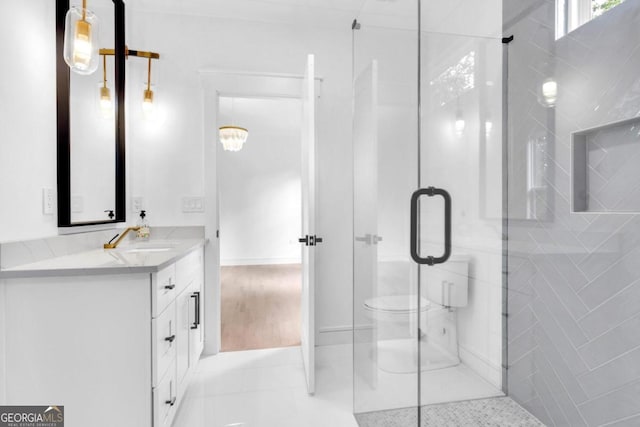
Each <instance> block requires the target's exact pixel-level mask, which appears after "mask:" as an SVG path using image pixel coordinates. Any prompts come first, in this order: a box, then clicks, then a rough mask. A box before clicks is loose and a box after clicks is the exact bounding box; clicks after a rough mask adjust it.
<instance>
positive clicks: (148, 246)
mask: <svg viewBox="0 0 640 427" xmlns="http://www.w3.org/2000/svg"><path fill="white" fill-rule="evenodd" d="M176 246H177V244H175V243H171V242H157V243H138V244H134V245H131V246H122V247H119V248H118V252H123V253H128V254H131V253H154V252H167V251H170V250H173V249H175V247H176Z"/></svg>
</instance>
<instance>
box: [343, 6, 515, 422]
mask: <svg viewBox="0 0 640 427" xmlns="http://www.w3.org/2000/svg"><path fill="white" fill-rule="evenodd" d="M476 3H482V4H481V5H480V4H476ZM501 7H502V6H501V2H499V1H495V2H474V1H472V0H463V1H459V2H436V1H431V0H429V1H427V0H424V1H421V2H419V1H418V0H413V1H412V0H409V1H402V2H380V1H373V0H371V1H367V2H365V4H364V6H363V9H362V11H361V13H360V15H359V16H358V18H357V20H356V21H355V22H354V31H353V40H354V49H353V54H354V67H353V73H354V128H353V131H354V410H355V413H356V417H357V419H358V421H359V423H360V424H361V425H369V421H368V420H370V419H372V418H375V417H379V416H380V415H381V414H382V415H383V416H391V417H392V419H393V420H395V421H396V423H397V425H402V426H407V425H419V423H421V422H422V423H423V424H424V423H425V422H426V421H425V420H430V421H429V422H430V424H428V425H444V424H446V422H444V421H443V420H438V419H435V418H432V416H433V408H434V407H433V406H432V405H436V404H441V403H448V402H458V401H467V400H471V399H483V398H493V397H498V396H503V395H504V393H503V387H502V384H503V378H502V377H503V372H502V359H503V328H502V304H503V298H502V181H501V178H502V49H503V47H502V43H501V24H502V18H501ZM412 199H413V204H412ZM412 211H413V212H412ZM412 215H413V219H414V221H413V222H414V224H413V226H412ZM447 231H448V232H447ZM412 249H413V250H412ZM389 411H391V412H389ZM421 420H422V421H421ZM438 423H440V424H438ZM443 423H444V424H443ZM393 425H396V424H393Z"/></svg>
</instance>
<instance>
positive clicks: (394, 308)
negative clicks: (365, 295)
mask: <svg viewBox="0 0 640 427" xmlns="http://www.w3.org/2000/svg"><path fill="white" fill-rule="evenodd" d="M364 306H365V307H366V308H368V309H370V310H375V311H385V312H394V313H412V312H416V311H417V309H416V296H415V295H386V296H380V297H375V298H369V299H367V300H365V301H364ZM428 308H429V301H427V299H426V298H424V297H420V311H425V310H427V309H428Z"/></svg>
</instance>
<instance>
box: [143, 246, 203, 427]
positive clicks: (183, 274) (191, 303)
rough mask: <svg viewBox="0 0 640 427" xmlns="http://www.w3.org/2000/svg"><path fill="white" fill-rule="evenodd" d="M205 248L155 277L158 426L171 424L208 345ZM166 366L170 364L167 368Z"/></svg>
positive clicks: (154, 396) (155, 353)
mask: <svg viewBox="0 0 640 427" xmlns="http://www.w3.org/2000/svg"><path fill="white" fill-rule="evenodd" d="M203 282H204V265H203V253H202V250H196V251H193V252H191V253H189V254H188V255H186V256H185V257H183V258H182V259H180V260H178V261H177V262H176V263H175V264H172V265H171V266H169V267H167V268H165V269H163V270H161V271H159V272H158V273H155V274H153V275H152V277H151V283H152V289H153V290H154V292H155V293H156V295H152V298H153V300H154V301H157V303H156V305H155V306H154V307H153V308H152V313H153V320H152V325H153V329H154V330H155V331H156V333H154V343H156V347H155V348H153V351H152V353H153V357H154V361H155V363H154V366H157V367H158V368H157V371H155V372H154V383H153V385H154V389H153V401H154V427H157V426H166V427H169V426H170V425H171V423H172V421H173V417H174V415H175V412H176V408H177V407H178V406H179V405H180V403H181V402H182V398H183V396H184V394H185V392H186V389H187V385H188V383H189V379H190V377H191V374H192V373H193V370H194V368H195V366H196V364H197V362H198V359H200V354H202V350H203V347H204V334H203V331H202V317H201V316H202V298H201V295H202V289H203ZM165 367H166V368H165Z"/></svg>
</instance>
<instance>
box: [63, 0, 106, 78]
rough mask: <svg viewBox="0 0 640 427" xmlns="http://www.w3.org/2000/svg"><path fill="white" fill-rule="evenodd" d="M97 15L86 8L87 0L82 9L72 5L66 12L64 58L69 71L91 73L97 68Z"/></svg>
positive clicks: (84, 0) (83, 1) (83, 0)
mask: <svg viewBox="0 0 640 427" xmlns="http://www.w3.org/2000/svg"><path fill="white" fill-rule="evenodd" d="M98 34H99V31H98V17H97V16H96V15H95V14H94V13H93V12H91V11H89V10H87V0H82V9H80V8H78V7H77V6H73V7H71V8H70V9H69V11H68V12H67V16H66V18H65V24H64V53H63V56H64V60H65V62H66V63H67V65H69V68H71V71H73V72H75V73H78V74H83V75H87V74H92V73H93V72H94V71H96V70H97V69H98V59H99V56H98Z"/></svg>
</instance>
